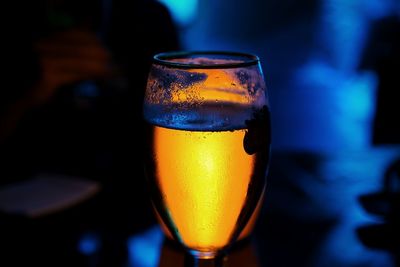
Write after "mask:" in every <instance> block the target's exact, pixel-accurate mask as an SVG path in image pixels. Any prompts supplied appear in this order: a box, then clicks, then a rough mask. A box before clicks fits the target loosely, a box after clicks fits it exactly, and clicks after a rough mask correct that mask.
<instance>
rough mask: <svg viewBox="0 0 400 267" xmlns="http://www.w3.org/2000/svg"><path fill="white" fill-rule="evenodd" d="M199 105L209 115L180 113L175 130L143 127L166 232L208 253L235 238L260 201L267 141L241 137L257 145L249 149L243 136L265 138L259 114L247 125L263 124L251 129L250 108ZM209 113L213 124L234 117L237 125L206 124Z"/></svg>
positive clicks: (163, 127) (265, 163) (153, 184)
mask: <svg viewBox="0 0 400 267" xmlns="http://www.w3.org/2000/svg"><path fill="white" fill-rule="evenodd" d="M203 109H204V110H206V111H207V112H206V113H209V114H199V113H197V114H196V112H191V113H190V114H189V113H187V114H182V113H181V114H180V116H181V118H182V120H180V121H179V124H178V125H175V126H177V127H176V128H172V127H171V125H149V128H150V133H149V135H148V136H149V137H150V139H151V140H149V141H150V142H149V149H148V151H150V152H151V153H150V155H149V162H148V164H149V165H150V166H149V168H148V169H149V170H150V169H153V172H152V173H151V174H150V175H149V176H150V181H151V185H152V187H153V192H154V193H153V195H155V197H153V200H154V199H155V200H156V201H154V202H153V203H154V205H155V208H156V209H157V211H158V213H159V214H160V215H161V216H160V217H161V218H162V220H163V223H164V224H165V225H166V226H167V227H168V229H169V231H170V232H171V233H172V234H173V235H174V236H175V238H178V239H179V240H180V241H181V242H182V243H183V244H185V246H187V247H189V248H190V249H194V250H197V251H214V250H218V249H221V248H224V247H225V246H226V245H227V244H229V242H230V240H231V239H232V238H234V237H237V235H238V234H239V232H240V230H241V229H242V228H243V224H246V222H247V221H248V219H249V217H250V216H251V215H252V212H253V211H254V209H255V206H256V205H257V202H258V200H259V199H260V196H261V194H262V192H263V189H264V185H265V172H266V167H267V163H268V156H269V155H268V153H269V143H268V142H267V141H265V142H258V141H257V140H250V141H247V142H252V143H253V144H251V145H252V146H254V144H256V145H258V147H254V151H251V152H250V153H249V151H246V140H248V139H249V138H250V139H251V138H257V137H259V138H261V139H262V140H267V139H268V136H267V135H264V136H262V134H266V133H265V127H266V126H268V125H269V124H268V121H266V120H265V119H266V118H265V116H264V117H263V120H262V121H261V120H260V121H258V122H257V121H255V120H253V125H260V123H261V125H264V124H263V123H266V124H265V125H264V126H263V127H264V128H260V127H252V125H251V123H250V122H251V120H250V118H249V116H250V115H249V114H250V113H251V112H252V111H251V110H250V109H249V108H247V107H244V106H241V105H236V106H235V105H233V106H229V107H226V108H225V109H222V110H220V111H218V107H217V106H215V105H212V104H208V105H207V106H206V107H203ZM216 114H217V115H216ZM209 116H213V118H214V120H213V121H214V122H215V121H219V120H215V118H216V117H218V118H220V119H221V120H224V119H226V118H235V119H234V120H233V121H232V120H230V121H231V123H232V122H234V123H235V124H237V125H229V124H228V125H224V124H223V123H221V124H220V125H218V123H217V126H212V125H211V126H210V125H209V124H208V121H209V120H207V118H209ZM253 117H254V116H253ZM193 118H195V119H193ZM196 118H197V119H196ZM200 118H202V119H200ZM238 118H242V121H240V119H238ZM245 118H249V119H248V120H246V119H245ZM225 121H226V120H225ZM246 122H247V124H248V125H246ZM183 125H185V126H184V127H182V126H183ZM221 125H222V126H221ZM172 126H174V125H172ZM249 127H252V128H251V129H249ZM263 129H264V130H263ZM250 131H252V132H250ZM254 131H259V132H257V133H255V132H254ZM249 135H252V136H250V137H249ZM257 142H258V143H257ZM239 226H241V227H239Z"/></svg>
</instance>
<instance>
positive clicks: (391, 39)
mask: <svg viewBox="0 0 400 267" xmlns="http://www.w3.org/2000/svg"><path fill="white" fill-rule="evenodd" d="M394 3H396V1H394ZM397 5H398V6H396V8H397V9H395V10H396V12H397V13H398V14H396V13H395V14H394V15H391V16H389V17H385V18H383V19H382V20H379V21H377V22H376V23H375V24H373V28H372V34H371V38H370V42H369V43H368V46H367V49H366V51H365V56H364V61H363V63H362V67H363V68H368V69H372V70H374V71H375V72H376V74H377V76H378V92H377V97H376V99H377V101H376V113H375V120H374V127H373V140H372V142H373V144H374V145H382V144H392V145H400V127H399V115H400V99H399V97H398V95H399V90H400V77H399V70H400V5H399V4H397ZM383 176H384V177H383V184H384V186H383V190H382V191H380V192H374V193H371V194H368V195H363V196H361V197H360V201H361V203H362V205H363V207H364V208H365V209H366V211H368V212H370V213H371V214H374V215H378V216H381V217H382V218H383V220H384V222H383V223H381V224H373V225H366V226H362V227H360V228H359V229H358V234H359V237H360V239H361V241H362V242H363V243H364V244H365V245H367V246H368V247H371V248H374V249H384V250H387V251H390V252H391V253H392V254H393V255H394V256H395V258H396V265H397V266H400V158H398V159H397V160H395V161H394V162H393V163H392V164H390V166H389V167H388V169H387V170H386V172H385V173H384V174H383Z"/></svg>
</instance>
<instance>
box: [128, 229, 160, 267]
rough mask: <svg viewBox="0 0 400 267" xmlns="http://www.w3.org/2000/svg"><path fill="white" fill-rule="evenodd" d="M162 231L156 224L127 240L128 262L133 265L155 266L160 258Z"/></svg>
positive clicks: (137, 266)
mask: <svg viewBox="0 0 400 267" xmlns="http://www.w3.org/2000/svg"><path fill="white" fill-rule="evenodd" d="M162 242H163V233H162V231H161V229H160V227H158V226H156V227H153V228H151V229H150V230H148V231H146V232H144V233H142V234H139V235H135V236H133V237H131V238H130V239H129V240H128V251H129V262H130V264H131V266H135V267H155V266H157V263H158V261H159V258H160V253H161V247H162Z"/></svg>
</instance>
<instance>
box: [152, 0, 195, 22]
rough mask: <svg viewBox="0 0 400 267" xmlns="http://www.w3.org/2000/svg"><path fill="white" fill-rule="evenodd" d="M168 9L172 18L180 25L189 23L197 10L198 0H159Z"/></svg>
mask: <svg viewBox="0 0 400 267" xmlns="http://www.w3.org/2000/svg"><path fill="white" fill-rule="evenodd" d="M159 2H161V3H163V4H164V5H165V6H167V7H168V9H169V10H170V12H171V14H172V17H173V18H174V20H175V21H176V22H177V23H178V24H179V25H181V26H184V25H187V24H188V23H190V22H191V21H192V20H193V19H194V17H195V15H196V12H197V5H198V0H159Z"/></svg>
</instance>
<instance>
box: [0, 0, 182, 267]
mask: <svg viewBox="0 0 400 267" xmlns="http://www.w3.org/2000/svg"><path fill="white" fill-rule="evenodd" d="M2 11H3V12H2V13H3V15H2V18H1V23H0V24H1V32H0V34H1V35H2V38H1V39H2V43H3V44H2V50H1V53H2V61H1V64H2V65H3V66H2V69H3V71H2V79H1V82H2V85H1V86H0V188H1V185H7V184H12V183H15V182H16V181H19V180H24V179H27V178H29V177H32V175H34V174H37V173H43V172H50V173H61V174H68V175H73V176H80V177H85V178H89V179H93V180H95V181H97V182H99V183H100V184H101V187H102V191H101V192H100V194H99V195H98V196H97V197H96V198H95V200H91V201H89V203H90V204H86V206H85V204H83V205H80V206H83V207H84V208H81V207H79V206H78V207H74V208H71V209H70V210H68V211H65V212H64V213H65V214H63V213H61V215H60V214H56V215H52V216H53V217H52V216H47V217H46V218H41V219H26V220H25V219H20V218H18V219H15V218H11V219H10V217H7V216H5V215H4V216H3V217H4V218H6V219H4V220H2V217H0V235H1V236H2V238H1V239H0V248H1V251H2V254H1V255H3V253H4V255H7V254H10V253H9V252H10V251H11V250H10V247H12V246H9V244H8V243H7V242H8V241H10V240H13V242H14V241H15V239H17V241H15V242H14V243H15V244H16V246H17V247H18V244H20V245H21V246H20V248H19V249H20V250H19V251H18V252H17V253H18V254H20V257H15V258H14V259H15V260H19V261H21V262H24V260H25V261H26V262H29V263H30V264H31V265H32V264H34V263H32V260H33V259H32V258H29V257H25V259H24V255H25V254H26V253H27V252H28V251H30V255H35V257H36V259H38V261H37V262H35V263H38V264H39V266H44V265H46V263H48V265H51V266H64V265H65V266H68V265H69V266H78V265H76V264H77V263H74V262H73V259H72V257H70V256H71V255H70V254H68V253H67V251H66V250H68V249H71V247H72V246H73V245H76V244H75V243H74V242H72V241H71V240H73V238H74V236H73V235H74V234H77V233H76V232H74V231H75V230H76V229H79V230H82V231H84V230H85V227H87V228H88V230H94V231H99V232H100V236H101V239H103V245H102V248H103V250H104V253H101V254H102V256H104V255H109V258H111V261H113V260H114V262H113V263H112V264H111V263H110V264H109V266H111V265H113V266H118V263H117V262H116V260H117V259H116V258H117V257H119V256H121V255H122V256H121V257H123V254H124V252H125V250H124V249H125V248H124V246H125V238H126V237H128V236H129V235H130V234H132V233H134V232H135V231H139V230H141V229H143V228H144V227H146V226H148V225H149V223H152V222H153V216H152V214H151V207H150V205H149V201H148V198H147V195H146V189H145V182H144V181H145V178H144V174H143V167H142V162H141V161H140V160H139V161H138V160H136V159H137V158H139V159H141V155H142V152H141V150H142V149H143V147H142V144H143V143H144V142H143V138H144V136H143V134H142V128H143V122H142V119H141V110H142V98H143V94H144V89H145V83H146V79H147V71H148V69H149V66H150V63H151V59H152V56H153V55H154V54H155V53H158V52H163V51H170V50H178V49H179V42H178V36H177V32H176V29H175V27H174V25H173V22H172V20H171V17H170V14H169V13H168V11H167V9H166V8H165V7H164V6H162V5H160V4H159V3H158V2H156V1H150V0H147V1H146V0H141V1H137V0H135V1H129V0H126V1H125V0H112V1H111V0H87V1H78V0H68V1H63V0H35V1H28V0H22V1H8V2H7V3H2ZM0 215H1V214H0ZM54 218H56V219H54ZM8 221H10V222H8ZM15 221H17V222H18V223H15ZM108 221H109V222H110V223H108ZM7 227H11V228H7ZM18 228H19V229H18ZM22 228H24V229H22ZM38 229H39V231H38ZM22 230H23V231H22ZM40 231H43V232H40ZM22 232H23V234H21V233H22ZM38 232H39V233H38ZM3 233H4V235H3ZM15 233H19V234H18V235H14V234H15ZM62 233H64V234H62ZM24 235H25V236H24ZM4 236H6V237H9V239H7V238H3V237H4ZM17 236H20V238H19V239H18V238H17ZM62 237H65V238H66V240H67V239H69V240H67V241H68V242H69V241H71V243H73V245H72V244H71V247H66V245H65V244H66V243H68V242H67V241H66V240H64V239H63V238H62ZM34 239H36V240H34ZM64 241H65V242H64ZM18 242H19V243H18ZM53 242H54V243H53ZM4 248H8V250H4ZM46 250H48V251H46ZM60 251H61V252H60ZM11 252H13V251H11ZM11 254H12V253H11ZM11 254H10V255H11ZM118 254H120V255H118ZM46 258H47V262H46V260H45V259H46ZM52 260H56V262H54V261H53V262H52ZM1 262H4V261H3V260H2V259H1V256H0V265H1ZM103 262H106V260H104V261H103ZM72 263H74V264H75V265H71V264H72ZM15 264H16V265H18V264H17V263H15ZM15 264H12V266H16V265H15ZM34 265H35V264H34ZM103 265H104V266H107V265H108V264H107V263H104V264H103Z"/></svg>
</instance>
